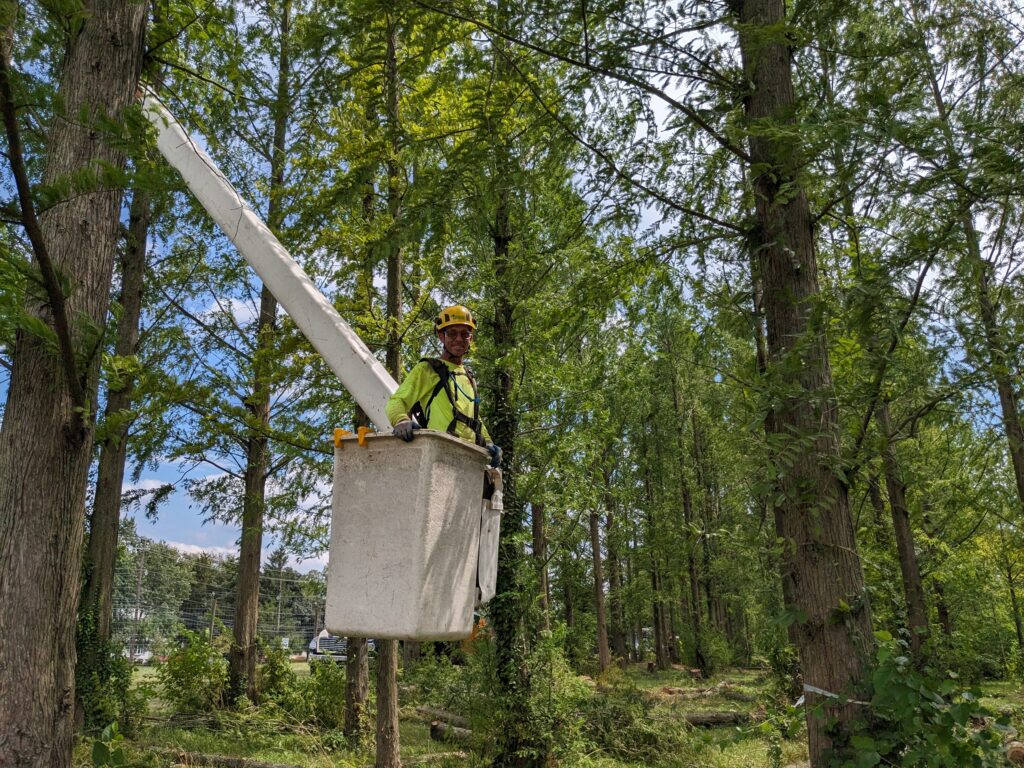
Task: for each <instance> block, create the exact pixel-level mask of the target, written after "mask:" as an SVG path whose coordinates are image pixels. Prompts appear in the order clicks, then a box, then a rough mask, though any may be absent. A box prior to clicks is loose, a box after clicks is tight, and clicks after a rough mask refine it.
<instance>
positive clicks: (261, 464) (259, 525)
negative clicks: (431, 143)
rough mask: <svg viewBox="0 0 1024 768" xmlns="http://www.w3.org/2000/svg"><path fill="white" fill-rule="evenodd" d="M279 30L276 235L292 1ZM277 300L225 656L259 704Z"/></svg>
mask: <svg viewBox="0 0 1024 768" xmlns="http://www.w3.org/2000/svg"><path fill="white" fill-rule="evenodd" d="M280 24H281V28H280V30H279V33H278V34H279V49H278V68H277V93H276V97H275V100H274V107H273V114H274V137H273V149H272V152H271V161H270V192H269V197H270V202H269V205H268V208H267V226H268V227H270V229H271V230H272V231H274V232H276V233H279V232H280V228H281V225H282V224H283V223H284V206H283V204H282V203H283V201H282V198H283V195H284V191H285V190H284V172H285V163H286V156H285V141H286V140H287V137H288V120H289V116H290V114H291V94H290V89H289V77H290V76H291V54H290V50H289V42H290V41H289V36H290V35H291V0H282V3H281V17H280ZM276 331H277V301H276V300H275V299H274V296H273V294H272V293H271V292H270V290H269V289H268V288H267V286H265V285H264V286H263V288H262V290H261V291H260V316H259V321H258V323H257V326H256V344H255V345H254V346H255V351H254V352H253V363H252V368H253V389H252V394H251V395H250V397H249V398H248V400H247V402H246V404H245V405H246V408H247V409H248V410H249V413H250V416H251V419H252V422H253V424H254V429H253V431H252V433H251V434H250V435H249V438H248V441H247V443H248V444H247V446H246V457H245V462H246V463H245V477H244V483H245V498H244V500H243V506H242V536H241V541H240V543H239V555H238V586H237V590H236V598H235V625H234V627H233V632H232V643H231V652H230V654H229V656H228V661H229V673H230V682H229V689H230V692H231V697H232V698H233V699H234V698H237V697H239V696H241V695H242V694H243V693H244V694H246V695H248V697H249V699H250V700H251V701H253V702H256V701H258V700H259V690H257V687H256V659H257V656H258V650H257V635H256V625H257V622H258V620H259V609H260V556H261V554H262V549H263V522H264V514H265V511H266V496H267V477H268V476H269V467H270V440H269V439H268V438H267V433H268V432H269V427H270V396H271V392H270V384H269V382H270V381H271V380H272V379H273V371H271V370H268V369H266V366H267V364H268V363H269V361H268V360H267V357H268V356H271V355H272V354H273V350H274V348H275V346H276V341H275V334H276Z"/></svg>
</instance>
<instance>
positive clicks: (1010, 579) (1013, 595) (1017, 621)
mask: <svg viewBox="0 0 1024 768" xmlns="http://www.w3.org/2000/svg"><path fill="white" fill-rule="evenodd" d="M1006 586H1007V587H1009V589H1010V609H1011V610H1012V611H1013V626H1014V628H1015V629H1016V630H1017V652H1018V653H1021V654H1024V624H1022V623H1021V616H1020V602H1019V601H1018V599H1017V580H1016V578H1015V574H1014V572H1013V568H1012V567H1010V566H1007V568H1006Z"/></svg>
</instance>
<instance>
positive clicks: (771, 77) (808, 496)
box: [730, 0, 872, 768]
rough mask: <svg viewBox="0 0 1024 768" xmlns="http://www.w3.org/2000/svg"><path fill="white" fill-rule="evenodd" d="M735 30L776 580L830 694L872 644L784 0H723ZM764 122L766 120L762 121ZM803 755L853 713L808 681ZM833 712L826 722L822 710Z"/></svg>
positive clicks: (817, 761) (853, 679)
mask: <svg viewBox="0 0 1024 768" xmlns="http://www.w3.org/2000/svg"><path fill="white" fill-rule="evenodd" d="M730 7H731V8H732V10H733V11H734V12H736V13H737V15H738V19H739V22H740V27H739V31H738V35H739V45H740V53H741V57H742V60H743V70H744V76H745V82H747V83H749V86H750V87H749V90H747V91H746V92H745V94H744V108H745V113H746V116H747V118H748V120H749V122H748V127H749V129H750V131H751V133H750V136H749V148H750V174H751V184H752V186H753V191H754V199H755V211H756V216H755V222H756V223H755V225H754V228H753V230H752V232H751V234H750V240H751V242H750V246H751V249H752V253H753V254H754V258H755V259H756V261H757V276H758V277H759V278H760V279H761V281H762V288H763V291H764V294H763V305H764V310H765V316H766V320H767V328H768V345H767V346H768V349H767V352H768V358H769V361H768V362H769V367H776V366H777V373H778V375H779V378H780V386H781V388H782V391H781V392H780V393H779V394H778V395H776V397H775V400H774V403H773V407H772V410H771V414H770V416H769V418H768V419H767V420H766V421H767V423H766V429H768V430H769V431H770V433H771V438H772V440H773V442H774V443H775V445H777V448H776V451H777V456H778V459H777V461H778V467H779V472H780V477H779V492H780V494H781V497H782V498H781V499H780V503H778V504H777V505H776V506H775V522H776V533H777V535H778V537H779V538H780V539H781V540H782V542H783V547H784V550H785V552H784V557H785V563H784V565H783V579H784V587H785V585H786V580H791V583H792V585H793V586H795V589H793V590H789V589H785V588H784V590H783V592H784V595H785V596H786V598H787V600H788V601H790V602H789V605H788V606H787V607H788V608H789V609H791V610H794V612H796V613H798V614H799V615H800V616H801V617H802V618H803V620H802V621H800V622H797V623H796V624H797V626H796V632H795V634H796V639H797V645H798V648H799V650H800V659H801V664H802V667H803V674H804V679H805V681H806V683H807V684H809V685H813V686H815V687H816V688H819V689H823V690H826V691H830V692H834V693H836V694H838V695H842V694H850V693H853V692H854V691H855V690H856V689H857V688H859V687H860V686H861V684H862V683H863V682H864V679H865V675H866V670H867V665H868V661H869V657H870V651H871V637H872V635H871V616H870V608H869V605H868V602H867V593H866V591H865V588H864V577H863V573H862V571H861V565H860V558H859V556H858V554H857V545H856V540H855V538H854V532H853V525H852V520H851V516H850V506H849V499H848V496H847V489H846V487H845V486H844V485H843V484H842V483H841V482H840V480H839V477H838V476H837V473H836V472H835V471H834V470H833V468H834V467H836V466H838V463H839V461H840V450H839V425H838V413H837V406H836V402H835V396H834V393H833V387H832V372H831V366H830V363H829V357H828V348H827V346H826V342H825V337H824V331H823V327H822V322H821V321H820V320H819V319H818V318H817V317H816V314H817V312H819V311H820V310H819V308H818V307H817V306H816V297H817V295H818V293H819V290H818V278H817V263H816V257H815V251H814V235H813V231H812V223H811V216H810V207H809V205H808V202H807V197H806V195H805V194H804V192H803V190H802V188H801V187H800V181H799V173H800V169H801V168H802V164H803V161H802V158H801V157H800V152H799V151H798V149H797V148H796V147H797V145H798V143H799V138H798V137H792V136H787V137H783V136H781V135H780V131H782V130H785V129H787V128H790V129H792V130H795V128H793V109H794V106H795V102H794V98H793V85H792V62H791V49H790V47H789V40H788V38H787V37H786V16H785V3H784V2H783V0H730ZM765 124H767V125H770V126H771V128H770V130H764V131H763V132H760V131H762V129H761V128H760V127H759V126H761V125H765ZM786 593H788V594H786ZM807 700H808V706H807V729H808V742H809V753H810V759H811V765H812V766H814V768H819V767H820V766H824V765H825V764H826V761H827V757H826V756H827V754H828V752H829V750H832V749H836V750H837V751H839V752H843V751H844V750H846V749H847V747H848V738H849V735H850V733H851V731H852V728H853V725H854V721H855V720H856V718H857V716H858V714H859V713H858V711H857V707H856V706H855V705H853V704H850V703H845V701H844V699H842V698H835V699H833V698H829V697H823V696H821V695H819V694H815V693H813V692H808V693H807ZM830 721H831V722H830Z"/></svg>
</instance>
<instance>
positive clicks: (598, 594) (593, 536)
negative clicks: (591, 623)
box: [590, 511, 612, 672]
mask: <svg viewBox="0 0 1024 768" xmlns="http://www.w3.org/2000/svg"><path fill="white" fill-rule="evenodd" d="M590 550H591V553H592V555H593V564H594V570H593V574H594V606H595V608H596V612H597V666H598V669H599V670H600V671H601V672H604V671H605V670H607V669H608V667H610V666H611V665H612V655H611V651H610V650H609V649H608V622H607V619H606V618H605V610H604V568H603V567H602V562H601V519H600V517H599V516H598V514H597V512H596V511H595V512H591V513H590Z"/></svg>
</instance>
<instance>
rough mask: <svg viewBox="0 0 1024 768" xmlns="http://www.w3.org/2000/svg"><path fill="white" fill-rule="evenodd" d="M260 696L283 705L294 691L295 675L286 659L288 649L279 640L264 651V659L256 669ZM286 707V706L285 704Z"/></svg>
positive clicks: (291, 697)
mask: <svg viewBox="0 0 1024 768" xmlns="http://www.w3.org/2000/svg"><path fill="white" fill-rule="evenodd" d="M257 677H258V689H259V692H260V696H262V697H263V698H264V699H267V700H269V701H275V702H278V703H281V704H282V706H284V705H285V704H286V703H287V702H289V701H291V700H292V699H293V698H294V696H295V693H296V677H295V673H294V672H292V667H291V664H290V663H289V661H288V651H287V650H285V649H284V648H283V647H282V646H281V643H280V642H279V641H275V642H273V643H271V644H270V646H269V647H267V648H266V649H265V651H264V661H263V663H262V664H260V666H259V669H258V670H257ZM285 708H286V709H287V706H285Z"/></svg>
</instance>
